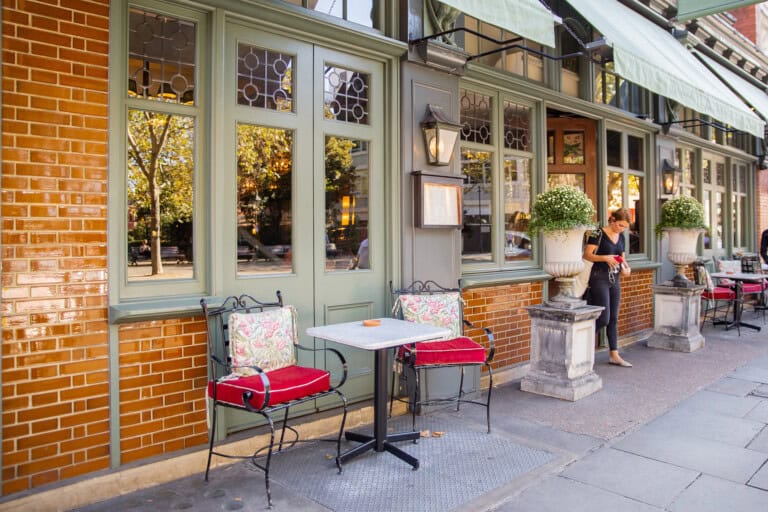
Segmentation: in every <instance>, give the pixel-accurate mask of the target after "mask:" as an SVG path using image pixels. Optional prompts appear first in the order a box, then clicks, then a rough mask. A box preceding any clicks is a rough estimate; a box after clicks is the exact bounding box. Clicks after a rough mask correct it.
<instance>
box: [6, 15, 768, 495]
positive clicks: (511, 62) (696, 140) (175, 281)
mask: <svg viewBox="0 0 768 512" xmlns="http://www.w3.org/2000/svg"><path fill="white" fill-rule="evenodd" d="M447 3H449V4H451V5H453V4H461V2H447ZM498 3H499V5H501V4H502V3H506V4H515V5H516V6H517V7H519V8H521V9H522V8H526V9H527V8H535V9H539V8H540V3H539V2H530V1H526V2H522V1H521V2H516V1H515V0H507V2H498ZM326 4H327V5H326ZM489 4H494V2H489ZM552 4H553V9H554V11H555V13H556V14H557V16H552V15H551V14H550V13H544V14H542V13H541V12H539V11H537V14H536V16H538V18H537V19H538V20H539V21H541V19H542V16H544V17H545V18H546V17H547V16H548V17H550V18H551V30H552V34H551V35H552V41H553V42H554V46H550V45H551V44H552V43H551V42H549V39H547V37H548V35H547V34H546V33H545V34H544V35H541V34H540V33H534V34H527V35H526V37H528V38H529V39H521V40H518V39H517V36H518V35H519V34H518V33H516V32H514V30H515V29H514V27H510V26H507V27H506V28H503V29H502V28H498V27H496V26H495V25H492V24H491V23H492V22H493V21H494V20H484V19H483V16H484V14H483V12H473V13H472V14H473V16H471V15H464V14H461V13H460V12H459V11H451V10H450V9H447V8H446V6H442V7H441V4H439V3H438V2H433V1H431V0H411V1H401V2H382V1H377V0H371V1H369V2H357V1H352V0H348V1H344V2H327V3H323V2H313V1H312V2H307V1H306V0H305V1H303V2H302V1H300V0H296V1H293V2H282V1H266V0H263V1H259V0H254V1H252V2H236V1H229V0H215V1H212V0H209V1H206V2H186V1H154V0H146V1H144V0H141V1H135V2H108V1H106V0H105V1H103V2H96V3H95V4H94V6H93V8H92V9H90V10H89V9H78V8H77V7H71V8H68V9H62V11H61V12H56V13H52V14H50V15H47V14H45V13H35V12H32V11H29V10H28V9H29V6H15V7H9V8H4V16H3V40H4V43H5V44H4V47H8V48H11V49H10V50H9V51H8V54H7V55H8V59H4V77H5V78H4V83H5V84H6V88H5V90H6V91H10V92H6V93H5V94H4V96H3V105H4V123H5V125H4V126H5V129H4V132H5V133H4V143H3V154H4V166H3V169H4V170H3V180H4V209H3V235H4V236H3V240H4V253H3V286H4V323H3V344H4V351H3V358H4V370H3V376H2V384H3V388H4V398H3V400H4V407H3V411H4V413H3V423H2V428H3V435H2V441H3V452H2V464H3V469H4V472H3V494H4V495H13V494H14V493H18V492H22V491H26V490H29V489H33V488H38V487H42V486H44V485H46V484H51V483H55V482H60V481H64V480H67V479H69V478H73V477H75V476H80V475H83V474H88V473H91V472H94V471H98V470H102V469H109V468H120V467H122V466H125V465H126V464H129V463H134V462H137V461H141V462H148V461H152V460H154V457H158V456H162V455H167V454H175V453H178V452H180V451H183V450H187V449H196V448H201V447H203V446H204V445H205V442H206V432H207V413H206V411H207V406H206V399H205V386H206V353H205V350H206V349H205V326H204V324H203V322H202V320H201V318H200V309H199V300H200V298H201V297H209V298H215V297H220V298H223V297H226V296H228V295H238V294H241V293H249V294H251V295H253V296H255V297H257V298H264V299H271V298H272V297H274V294H275V292H276V290H281V292H282V294H283V297H284V299H285V301H286V302H288V303H291V304H293V305H295V306H296V308H297V310H298V313H299V330H300V335H301V338H302V340H301V341H302V343H305V344H312V343H324V342H323V341H322V340H314V339H311V338H307V337H306V336H305V335H304V334H303V332H304V331H305V329H306V328H307V327H309V326H312V325H322V324H328V323H334V322H341V321H352V320H360V319H365V318H370V317H378V316H386V315H388V314H389V308H390V297H389V286H390V282H392V283H394V284H395V285H398V284H407V283H409V282H410V281H412V280H414V279H421V280H427V279H433V280H435V281H438V282H440V283H442V284H444V285H446V286H452V285H454V283H456V282H457V281H458V280H459V279H461V283H462V287H464V289H465V292H466V293H465V295H466V298H467V300H468V306H469V307H468V309H467V312H468V315H469V317H470V318H471V319H474V320H479V321H480V323H483V324H485V325H487V326H489V327H491V328H492V329H493V330H494V331H495V333H496V344H497V345H496V346H497V357H496V359H495V362H494V369H495V370H500V372H499V375H500V380H501V381H502V382H503V381H505V380H511V379H515V378H519V377H521V376H522V375H523V374H524V373H525V371H526V369H527V365H526V362H527V361H528V354H529V350H530V323H529V321H528V319H527V316H526V315H525V313H524V309H523V308H524V307H525V306H527V305H531V304H538V303H541V302H542V301H543V300H545V299H546V297H547V296H548V294H549V293H550V292H554V290H550V289H549V281H550V276H549V275H547V274H546V273H544V272H543V270H542V268H541V267H542V254H541V252H542V246H541V243H540V241H539V240H537V239H531V238H530V237H529V236H528V235H527V233H526V227H527V218H528V216H529V213H530V205H531V202H532V201H533V198H534V197H535V195H536V194H537V193H539V192H541V191H543V190H545V189H546V187H547V186H550V185H552V184H555V183H570V184H573V185H576V186H579V187H581V188H583V189H584V190H585V191H586V192H587V193H588V194H589V195H590V197H592V198H593V201H594V202H595V204H596V206H597V209H598V212H599V219H598V221H604V220H605V219H606V218H607V215H608V212H609V211H610V210H611V209H613V208H615V207H618V206H625V207H628V208H630V209H631V210H632V212H633V215H634V216H635V217H634V222H633V226H632V230H631V231H632V232H631V233H628V234H627V237H628V242H629V244H628V247H630V251H629V252H630V254H629V258H630V262H631V264H632V267H633V270H634V271H635V273H634V276H633V278H632V280H631V281H628V282H627V283H625V285H624V286H625V287H626V291H627V292H629V293H630V294H631V295H632V296H633V297H634V299H633V300H631V301H626V303H625V306H624V308H625V309H623V310H622V322H623V323H622V324H621V327H620V329H621V332H620V333H621V335H622V337H623V338H624V340H625V341H632V340H635V339H639V338H641V337H642V336H643V335H644V333H647V331H648V330H649V329H650V328H651V327H652V325H653V323H652V316H651V315H652V313H651V309H652V308H651V292H650V285H651V284H653V283H655V282H659V281H662V280H664V279H666V278H669V277H671V275H672V269H671V268H669V269H668V268H666V267H665V261H664V252H665V251H664V245H663V243H661V242H659V241H657V240H656V239H655V237H654V236H653V225H654V223H655V220H656V217H657V214H658V207H659V204H660V200H663V199H664V198H669V197H672V193H677V194H679V193H687V194H691V195H694V196H696V197H698V198H699V199H701V200H702V201H703V202H704V203H705V206H707V209H708V210H707V211H708V213H709V216H710V222H711V227H712V229H711V231H710V233H709V236H708V238H706V239H705V240H703V241H702V246H701V255H702V256H703V257H712V256H723V255H731V254H733V253H735V252H754V251H755V250H756V247H755V244H756V237H755V233H756V232H758V231H757V226H756V221H755V209H756V205H757V200H758V191H757V188H756V172H757V171H756V168H757V162H758V158H759V156H760V140H759V139H756V138H755V137H754V136H753V135H745V134H744V130H745V127H744V126H742V127H741V128H740V129H739V130H738V131H731V128H728V129H726V130H723V129H720V128H721V127H724V125H722V126H721V124H719V122H716V121H718V120H716V119H711V118H710V117H707V116H708V115H710V114H701V113H699V112H696V111H693V110H692V109H693V107H692V106H691V105H685V104H683V103H680V102H677V103H676V104H675V105H672V104H671V102H668V101H666V100H664V99H663V98H660V97H659V96H658V95H657V94H654V93H653V91H649V90H648V89H644V88H642V87H640V86H638V85H636V84H633V83H631V82H627V81H626V80H624V78H623V77H621V76H620V75H618V74H616V72H615V69H614V68H613V64H611V62H612V61H611V60H610V59H609V56H610V52H609V49H608V48H606V47H600V48H599V49H598V50H594V51H595V52H597V53H590V51H591V50H588V49H586V48H585V47H584V46H583V45H580V44H579V41H578V40H577V39H578V36H580V35H581V36H588V38H587V39H589V41H592V38H593V36H594V38H597V37H598V36H599V34H598V32H599V31H600V28H599V27H597V26H593V25H592V24H590V22H589V20H588V19H586V18H585V17H584V16H580V15H579V14H578V12H576V10H575V9H574V8H573V6H571V5H570V4H568V3H565V2H553V3H552ZM537 6H538V7H537ZM499 8H501V7H499ZM323 9H324V10H323ZM64 11H66V12H64ZM545 11H546V10H545ZM65 15H66V16H70V20H69V22H68V23H64V22H62V21H61V20H62V19H63V18H64V16H65ZM511 19H512V21H509V23H513V22H514V17H511ZM41 20H44V21H45V20H47V21H46V22H45V23H42V22H41ZM51 20H56V21H57V23H60V26H57V27H56V28H55V29H54V28H52V27H51V26H48V25H47V24H46V23H53V21H51ZM558 20H560V21H561V22H558ZM562 20H565V21H562ZM569 20H570V21H569ZM41 23H42V25H43V28H40V26H39V25H40V24H41ZM72 26H79V27H85V28H88V29H89V30H84V29H82V28H81V29H80V30H74V29H73V28H72ZM453 27H460V28H462V27H463V29H469V30H460V31H457V32H455V33H453V35H452V36H451V37H452V39H453V43H455V44H453V43H449V42H444V41H443V42H441V41H439V38H430V37H429V36H430V35H431V34H435V33H437V32H440V31H441V30H443V29H446V30H447V29H450V28H453ZM520 30H523V29H522V28H521V29H520ZM56 32H58V33H60V34H65V35H60V36H59V37H58V38H56V39H55V40H53V42H51V40H50V38H51V34H53V33H56ZM486 37H490V38H491V39H493V40H496V41H509V40H514V42H512V43H508V44H506V45H505V44H499V45H496V44H492V43H491V42H489V41H488V40H487V39H485V38H486ZM668 37H669V38H670V39H672V36H671V35H669V36H668ZM537 39H544V41H543V42H542V41H539V40H537ZM416 40H421V44H409V41H411V42H414V41H416ZM589 41H587V40H584V41H581V42H582V43H586V42H589ZM672 43H673V44H679V43H677V42H676V41H674V40H673V41H672ZM504 46H512V47H510V48H506V49H503V50H499V51H494V52H491V53H489V54H488V55H481V54H483V53H485V52H488V51H490V50H498V49H499V48H501V47H504ZM41 48H42V49H43V50H40V49H41ZM53 48H55V49H56V52H57V53H60V54H61V56H62V57H61V59H60V60H61V62H64V63H66V65H65V64H62V63H60V64H58V66H59V67H60V68H61V69H53V70H51V69H47V67H48V66H49V65H50V60H40V61H37V60H35V59H34V58H30V57H29V55H30V54H31V55H35V54H36V53H40V52H41V51H42V52H43V53H44V54H46V53H50V52H51V51H52V49H53ZM614 51H616V49H615V48H614ZM424 52H426V53H424ZM564 55H570V57H567V58H560V57H561V56H564ZM11 57H13V58H11ZM457 63H458V64H457ZM65 67H66V69H64V68H65ZM767 69H768V68H767ZM711 78H712V79H716V78H715V77H714V76H712V77H711ZM707 79H710V77H707ZM51 98H60V99H59V100H57V101H53V102H52V101H51ZM428 105H433V106H440V107H442V109H443V111H444V112H445V113H446V114H447V115H449V116H450V117H451V118H452V119H453V120H455V121H456V122H458V123H460V124H461V125H462V132H461V135H460V140H459V142H458V143H457V145H456V148H455V150H454V153H453V158H452V160H451V163H450V165H448V166H430V165H429V164H428V163H427V158H426V151H427V150H428V148H425V144H424V141H423V134H422V129H421V123H422V121H423V119H424V117H425V113H426V111H427V107H428ZM745 109H746V107H745ZM672 114H680V116H679V117H678V119H677V120H680V119H684V118H686V117H698V118H701V119H704V120H706V121H707V122H709V123H710V124H704V125H702V126H697V127H690V126H686V125H684V124H682V123H678V122H673V121H676V120H675V119H674V118H673V117H670V116H671V115H672ZM39 119H46V122H47V123H48V124H50V123H53V124H54V126H56V127H57V129H56V130H55V131H53V132H51V131H46V130H45V129H44V128H43V123H41V122H40V121H39ZM36 120H37V121H36ZM758 121H759V120H758ZM52 141H53V142H52ZM75 154H76V155H77V158H75V157H73V156H72V155H75ZM665 160H666V161H667V162H668V163H669V164H671V165H672V167H674V168H676V169H679V170H680V175H679V183H678V187H677V188H676V190H674V191H671V192H672V193H670V194H665V193H664V189H663V185H664V184H663V183H662V172H661V171H662V168H663V163H664V161H665ZM414 171H423V172H427V173H435V174H442V175H453V176H456V177H458V178H459V180H457V182H458V183H461V184H462V185H461V187H462V203H463V204H462V210H463V211H462V212H461V214H462V215H461V217H462V226H461V228H460V229H456V228H455V227H438V228H434V227H432V228H422V227H417V223H416V220H415V219H416V217H417V215H416V212H415V210H414V204H415V197H414V195H415V194H416V193H418V191H417V190H415V189H414V176H413V173H414ZM53 190H58V191H59V192H58V193H53V192H52V191H53ZM83 218H85V220H83ZM41 219H42V220H41ZM731 219H733V221H731ZM763 227H768V226H763ZM36 260H37V261H36ZM73 282H75V283H78V286H77V287H73V286H71V285H70V283H73ZM50 283H54V284H50ZM80 285H82V286H80ZM337 348H338V347H337ZM343 351H344V353H345V355H346V357H347V360H348V362H349V365H350V372H351V378H350V380H349V381H348V384H347V385H346V386H345V389H344V391H345V393H346V394H347V396H348V397H349V398H350V399H351V400H353V401H356V402H360V401H363V400H365V399H367V398H369V397H370V396H371V395H372V367H373V364H372V360H371V356H370V355H369V354H367V353H365V352H362V351H354V350H352V349H343ZM304 362H306V363H311V364H316V365H319V366H322V365H323V364H324V361H304ZM482 385H483V378H482V375H479V374H476V375H474V376H473V379H472V382H471V383H470V384H469V385H468V388H471V389H477V388H478V387H481V386H482ZM440 387H441V381H440V380H439V379H438V380H436V381H434V382H431V383H430V389H431V391H434V392H439V391H440ZM52 388H55V389H56V391H51V389H52ZM325 408H326V404H323V403H317V404H314V407H310V408H308V410H307V411H306V412H311V411H314V410H322V409H325ZM43 418H44V419H43ZM248 421H250V420H247V419H244V418H241V417H238V416H236V415H232V416H227V417H225V418H223V419H222V425H221V427H222V428H219V429H218V430H219V432H222V433H234V432H237V431H240V430H243V429H246V428H248V427H250V426H252V424H250V423H248ZM83 439H84V440H83Z"/></svg>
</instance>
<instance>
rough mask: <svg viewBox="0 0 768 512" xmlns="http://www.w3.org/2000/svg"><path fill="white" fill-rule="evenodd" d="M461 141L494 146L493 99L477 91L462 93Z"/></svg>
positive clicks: (463, 91) (464, 91)
mask: <svg viewBox="0 0 768 512" xmlns="http://www.w3.org/2000/svg"><path fill="white" fill-rule="evenodd" d="M460 103H461V140H462V141H466V142H475V143H478V144H492V138H493V130H492V128H491V107H492V104H491V97H490V96H488V95H487V94H481V93H478V92H475V91H469V90H462V91H461V100H460Z"/></svg>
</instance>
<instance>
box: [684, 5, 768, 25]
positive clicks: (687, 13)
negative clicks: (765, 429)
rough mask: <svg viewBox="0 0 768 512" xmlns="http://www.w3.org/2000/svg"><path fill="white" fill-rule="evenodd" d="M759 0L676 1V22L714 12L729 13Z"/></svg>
mask: <svg viewBox="0 0 768 512" xmlns="http://www.w3.org/2000/svg"><path fill="white" fill-rule="evenodd" d="M759 3H760V0H677V17H676V19H677V21H687V20H692V19H694V18H701V17H702V16H707V15H709V14H714V13H716V12H723V11H730V10H732V9H738V8H739V7H744V6H745V5H751V4H759Z"/></svg>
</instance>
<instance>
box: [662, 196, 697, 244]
mask: <svg viewBox="0 0 768 512" xmlns="http://www.w3.org/2000/svg"><path fill="white" fill-rule="evenodd" d="M667 228H679V229H707V225H706V224H705V222H704V206H703V205H702V204H701V203H700V202H699V201H697V200H696V198H694V197H691V196H679V197H676V198H674V199H670V200H669V201H667V202H665V203H664V204H663V205H661V216H660V218H659V223H658V224H656V234H657V235H658V236H661V235H662V234H663V233H664V229H667Z"/></svg>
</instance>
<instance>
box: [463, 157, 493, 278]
mask: <svg viewBox="0 0 768 512" xmlns="http://www.w3.org/2000/svg"><path fill="white" fill-rule="evenodd" d="M461 170H462V172H463V174H464V188H463V197H462V204H463V207H464V225H463V227H462V230H461V240H462V246H461V256H462V263H478V262H484V261H491V258H492V255H491V244H492V227H493V214H492V210H493V174H492V171H493V153H491V152H489V151H472V150H470V149H462V151H461Z"/></svg>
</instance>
